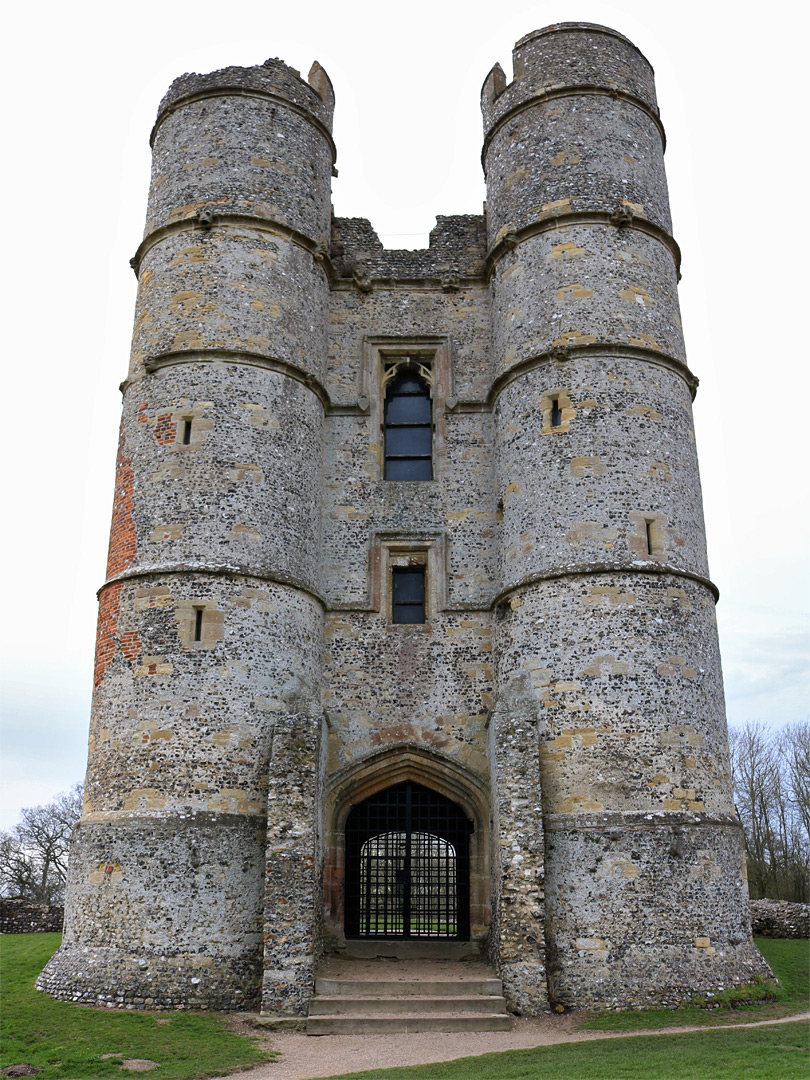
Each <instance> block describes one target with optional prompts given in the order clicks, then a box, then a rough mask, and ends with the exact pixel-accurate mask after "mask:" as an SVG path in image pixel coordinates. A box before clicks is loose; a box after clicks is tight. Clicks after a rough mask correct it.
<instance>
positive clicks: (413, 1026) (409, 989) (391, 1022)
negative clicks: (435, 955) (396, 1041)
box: [306, 960, 510, 1035]
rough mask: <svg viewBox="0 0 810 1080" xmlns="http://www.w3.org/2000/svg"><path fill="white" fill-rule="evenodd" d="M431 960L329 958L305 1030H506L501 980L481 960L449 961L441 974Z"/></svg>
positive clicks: (331, 1032)
mask: <svg viewBox="0 0 810 1080" xmlns="http://www.w3.org/2000/svg"><path fill="white" fill-rule="evenodd" d="M435 966H438V965H431V964H426V963H421V964H419V963H416V962H407V961H406V962H404V963H398V962H396V961H393V962H392V961H385V960H377V961H374V962H372V963H371V964H365V965H356V964H353V963H352V962H351V961H347V962H343V964H342V965H341V963H340V962H333V963H332V964H330V965H329V970H328V972H327V973H325V974H323V975H319V976H318V977H317V978H316V980H315V994H314V996H313V998H312V1001H311V1002H310V1008H309V1017H308V1019H307V1029H306V1030H307V1034H308V1035H346V1034H366V1033H386V1032H388V1033H407V1032H414V1033H415V1032H420V1031H508V1030H509V1027H510V1018H509V1015H508V1014H507V1012H506V1002H505V1001H504V998H503V988H502V986H501V981H500V979H496V978H494V977H493V976H492V974H491V972H490V971H489V970H488V969H487V968H486V967H485V966H484V965H482V964H480V963H476V964H474V965H467V964H456V965H449V967H450V968H451V969H455V970H448V971H446V972H445V973H443V974H444V976H445V977H441V976H439V977H436V975H434V974H433V969H434V968H435ZM445 967H448V965H445Z"/></svg>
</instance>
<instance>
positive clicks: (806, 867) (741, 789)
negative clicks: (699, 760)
mask: <svg viewBox="0 0 810 1080" xmlns="http://www.w3.org/2000/svg"><path fill="white" fill-rule="evenodd" d="M729 744H730V747H731V767H732V775H733V780H734V798H735V801H736V804H737V812H738V813H739V815H740V819H741V820H742V823H743V826H744V828H745V846H746V854H747V861H748V884H749V890H750V893H751V896H753V897H755V898H756V897H763V896H767V897H770V898H771V899H776V900H794V901H807V900H809V899H810V723H806V722H805V723H803V724H795V725H792V726H787V727H785V728H782V729H779V730H775V731H774V730H772V729H770V728H768V727H766V726H765V725H763V724H759V723H754V722H751V721H749V722H748V723H746V724H743V725H741V726H740V727H738V728H733V729H732V730H731V731H730V732H729Z"/></svg>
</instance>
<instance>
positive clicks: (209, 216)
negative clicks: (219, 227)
mask: <svg viewBox="0 0 810 1080" xmlns="http://www.w3.org/2000/svg"><path fill="white" fill-rule="evenodd" d="M195 216H196V219H197V224H198V225H200V227H201V228H203V229H210V228H211V226H212V225H213V224H214V222H215V221H216V219H217V215H216V213H215V212H214V210H213V209H212V208H211V207H210V206H203V207H202V208H201V209H200V210H198V211H197V213H196V215H195Z"/></svg>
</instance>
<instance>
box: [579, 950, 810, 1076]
mask: <svg viewBox="0 0 810 1080" xmlns="http://www.w3.org/2000/svg"><path fill="white" fill-rule="evenodd" d="M756 943H757V945H758V946H759V950H760V952H761V953H762V955H763V956H764V957H765V959H766V960H767V961H768V963H769V964H770V965H771V969H772V970H773V972H774V974H775V975H776V977H777V979H778V980H779V982H780V984H781V985H780V986H778V987H773V986H772V984H768V983H757V984H755V985H754V986H752V987H751V988H749V989H748V990H744V991H739V990H726V991H725V993H723V994H721V995H720V996H719V998H718V999H717V1007H716V1008H712V1009H706V1008H701V1007H700V1006H699V1005H690V1006H684V1007H683V1008H680V1009H649V1010H647V1011H645V1012H616V1013H602V1014H601V1015H599V1016H591V1017H589V1018H588V1019H587V1020H584V1021H583V1022H582V1023H581V1024H580V1027H582V1028H589V1029H592V1030H596V1031H644V1030H648V1031H649V1030H650V1029H652V1028H663V1027H684V1026H686V1025H695V1026H700V1027H714V1026H716V1025H717V1024H745V1023H750V1022H751V1021H752V1020H775V1019H777V1018H778V1017H780V1016H790V1015H791V1013H797V1012H803V1011H804V1010H806V1009H808V1008H810V942H808V941H807V939H806V938H803V939H798V940H796V939H794V940H785V939H780V938H757V939H756ZM808 1075H810V1070H809V1071H808Z"/></svg>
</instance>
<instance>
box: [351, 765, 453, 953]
mask: <svg viewBox="0 0 810 1080" xmlns="http://www.w3.org/2000/svg"><path fill="white" fill-rule="evenodd" d="M471 832H472V823H471V822H470V821H468V820H467V818H466V816H465V814H464V812H463V811H462V810H461V809H460V808H459V807H458V806H456V804H455V803H453V802H451V801H450V800H449V799H445V798H444V796H442V795H438V794H437V793H436V792H435V791H430V789H429V788H426V787H422V786H421V784H415V783H413V782H412V781H410V780H406V781H405V782H404V783H402V784H396V785H395V786H394V787H390V788H387V789H386V790H385V791H381V792H379V793H378V794H377V795H372V797H371V798H370V799H366V801H365V802H362V803H360V805H359V806H356V807H355V808H354V810H352V812H351V813H350V814H349V818H348V821H347V822H346V936H347V937H349V938H358V937H362V938H399V939H403V938H405V939H407V938H420V939H425V938H440V939H444V940H447V939H448V938H451V939H455V940H466V939H467V938H469V936H470V886H469V880H470V872H469V836H470V833H471Z"/></svg>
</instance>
